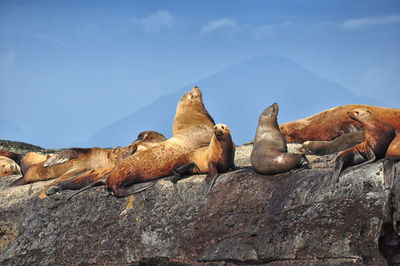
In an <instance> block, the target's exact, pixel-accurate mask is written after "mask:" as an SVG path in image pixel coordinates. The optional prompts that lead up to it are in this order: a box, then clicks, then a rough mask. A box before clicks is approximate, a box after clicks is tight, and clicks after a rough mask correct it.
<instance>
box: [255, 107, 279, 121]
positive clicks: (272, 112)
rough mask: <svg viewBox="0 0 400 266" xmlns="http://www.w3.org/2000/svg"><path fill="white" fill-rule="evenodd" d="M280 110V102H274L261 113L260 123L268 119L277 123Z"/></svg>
mask: <svg viewBox="0 0 400 266" xmlns="http://www.w3.org/2000/svg"><path fill="white" fill-rule="evenodd" d="M278 112H279V106H278V104H277V103H273V104H272V105H270V106H268V107H267V108H266V109H265V110H264V111H263V112H262V113H261V115H260V121H259V123H260V122H268V121H270V122H275V123H277V117H278Z"/></svg>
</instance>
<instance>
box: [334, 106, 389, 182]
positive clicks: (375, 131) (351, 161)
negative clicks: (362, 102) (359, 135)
mask: <svg viewBox="0 0 400 266" xmlns="http://www.w3.org/2000/svg"><path fill="white" fill-rule="evenodd" d="M348 116H349V117H350V118H351V119H353V120H355V121H357V122H358V123H360V124H361V125H362V126H363V128H364V129H365V141H363V142H361V143H360V144H358V145H357V146H355V147H352V148H349V149H346V150H344V151H342V152H341V153H339V155H338V156H337V157H336V161H335V167H334V172H333V175H332V185H335V184H336V183H337V182H338V180H339V176H340V174H341V173H342V171H343V170H344V169H346V168H347V167H349V166H352V165H363V164H367V163H370V162H373V161H375V160H377V159H380V158H383V157H384V156H385V154H386V151H387V149H388V147H389V145H390V143H391V142H392V140H393V139H394V137H395V136H396V130H395V128H394V127H393V126H391V125H390V124H388V123H386V122H384V121H382V120H380V118H378V117H377V116H375V115H374V114H373V112H371V111H370V109H369V108H368V109H367V108H357V109H355V110H352V111H350V112H348Z"/></svg>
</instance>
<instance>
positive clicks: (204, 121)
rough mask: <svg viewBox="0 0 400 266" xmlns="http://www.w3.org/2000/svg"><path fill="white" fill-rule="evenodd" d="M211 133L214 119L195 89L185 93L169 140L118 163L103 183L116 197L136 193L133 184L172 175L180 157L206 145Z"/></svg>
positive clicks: (178, 107) (197, 89)
mask: <svg viewBox="0 0 400 266" xmlns="http://www.w3.org/2000/svg"><path fill="white" fill-rule="evenodd" d="M213 131H214V120H213V119H212V117H211V116H210V115H209V113H208V112H207V110H206V108H205V107H204V103H203V99H202V94H201V92H200V90H199V88H198V87H194V88H193V89H192V90H191V91H190V92H187V93H185V94H184V95H183V96H182V97H181V99H180V101H179V103H178V106H177V108H176V114H175V118H174V122H173V126H172V135H173V136H172V138H170V139H168V140H167V141H164V142H162V143H160V144H159V145H157V146H155V147H153V148H151V149H148V150H145V151H142V152H140V153H138V154H137V155H135V156H131V157H128V158H126V159H125V160H123V161H122V162H121V163H120V164H118V165H117V166H116V167H115V168H114V169H113V170H112V172H111V173H110V176H109V177H108V179H107V181H106V185H105V187H106V189H107V190H108V191H111V192H112V193H113V194H114V195H115V196H117V197H125V196H128V195H131V194H132V193H134V192H135V188H134V187H132V185H133V184H135V183H141V182H146V181H150V180H153V179H157V178H162V177H166V176H169V175H172V174H173V170H174V166H175V165H177V164H178V163H179V161H178V159H179V157H180V156H181V155H183V154H186V153H189V152H191V151H193V150H196V149H198V148H201V147H205V146H208V145H209V143H210V141H211V137H212V135H213Z"/></svg>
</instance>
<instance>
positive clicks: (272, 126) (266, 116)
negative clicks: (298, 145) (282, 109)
mask: <svg viewBox="0 0 400 266" xmlns="http://www.w3.org/2000/svg"><path fill="white" fill-rule="evenodd" d="M278 111H279V106H278V104H277V103H274V104H272V105H271V106H269V107H267V108H266V109H265V110H264V111H263V112H262V113H261V115H260V118H259V120H258V126H257V131H256V136H255V138H254V144H253V150H252V152H251V156H250V161H251V165H252V166H253V167H254V170H255V171H256V172H257V173H259V174H263V175H275V174H280V173H285V172H288V171H290V170H292V169H294V168H296V167H298V166H306V165H308V161H307V159H306V157H305V156H304V155H302V154H296V153H287V147H286V139H285V136H283V134H282V133H281V132H280V130H279V126H278V122H277V116H278Z"/></svg>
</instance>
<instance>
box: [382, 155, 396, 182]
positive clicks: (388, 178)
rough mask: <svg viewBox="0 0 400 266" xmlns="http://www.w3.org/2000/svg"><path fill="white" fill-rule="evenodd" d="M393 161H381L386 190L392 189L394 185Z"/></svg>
mask: <svg viewBox="0 0 400 266" xmlns="http://www.w3.org/2000/svg"><path fill="white" fill-rule="evenodd" d="M394 171H395V169H394V161H393V160H391V159H384V160H383V180H384V183H385V188H386V189H392V188H393V185H394V174H395V172H394Z"/></svg>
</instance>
